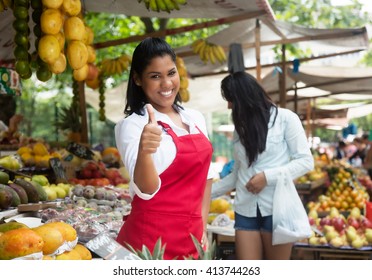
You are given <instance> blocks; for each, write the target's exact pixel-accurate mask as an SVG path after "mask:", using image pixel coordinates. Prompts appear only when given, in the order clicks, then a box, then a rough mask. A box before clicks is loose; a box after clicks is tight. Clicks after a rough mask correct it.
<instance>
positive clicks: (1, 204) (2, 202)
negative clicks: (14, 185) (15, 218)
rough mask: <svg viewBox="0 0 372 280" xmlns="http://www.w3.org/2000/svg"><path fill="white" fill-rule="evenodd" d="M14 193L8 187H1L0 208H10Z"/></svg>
mask: <svg viewBox="0 0 372 280" xmlns="http://www.w3.org/2000/svg"><path fill="white" fill-rule="evenodd" d="M12 200H13V197H12V193H11V192H10V191H9V190H6V189H0V210H2V209H8V208H9V207H10V206H11V205H12Z"/></svg>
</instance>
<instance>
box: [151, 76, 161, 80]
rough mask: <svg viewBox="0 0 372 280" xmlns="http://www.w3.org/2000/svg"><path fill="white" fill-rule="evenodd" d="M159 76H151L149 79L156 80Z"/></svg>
mask: <svg viewBox="0 0 372 280" xmlns="http://www.w3.org/2000/svg"><path fill="white" fill-rule="evenodd" d="M159 77H160V76H159V75H153V76H151V79H158V78H159Z"/></svg>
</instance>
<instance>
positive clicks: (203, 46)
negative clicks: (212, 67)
mask: <svg viewBox="0 0 372 280" xmlns="http://www.w3.org/2000/svg"><path fill="white" fill-rule="evenodd" d="M191 48H192V50H193V52H194V53H195V54H198V55H199V56H200V58H201V60H202V61H203V62H204V63H208V61H210V62H211V63H212V64H215V63H216V62H217V61H218V62H219V63H221V64H222V63H225V62H226V60H227V58H226V54H225V50H224V49H223V47H222V46H220V45H216V44H212V43H209V42H207V41H206V40H204V39H198V40H196V41H194V42H193V43H192V44H191Z"/></svg>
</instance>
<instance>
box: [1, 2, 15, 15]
mask: <svg viewBox="0 0 372 280" xmlns="http://www.w3.org/2000/svg"><path fill="white" fill-rule="evenodd" d="M12 7H13V0H0V12H2V11H5V10H7V9H8V8H9V9H12Z"/></svg>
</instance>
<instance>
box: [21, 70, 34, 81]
mask: <svg viewBox="0 0 372 280" xmlns="http://www.w3.org/2000/svg"><path fill="white" fill-rule="evenodd" d="M19 76H20V77H21V79H23V80H27V79H30V78H31V76H32V70H31V68H29V69H28V71H27V73H25V74H23V75H19Z"/></svg>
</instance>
